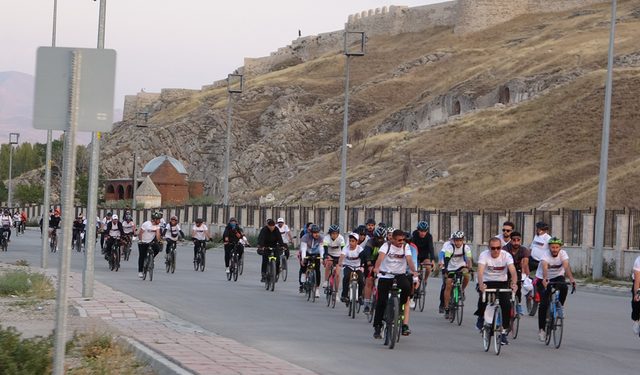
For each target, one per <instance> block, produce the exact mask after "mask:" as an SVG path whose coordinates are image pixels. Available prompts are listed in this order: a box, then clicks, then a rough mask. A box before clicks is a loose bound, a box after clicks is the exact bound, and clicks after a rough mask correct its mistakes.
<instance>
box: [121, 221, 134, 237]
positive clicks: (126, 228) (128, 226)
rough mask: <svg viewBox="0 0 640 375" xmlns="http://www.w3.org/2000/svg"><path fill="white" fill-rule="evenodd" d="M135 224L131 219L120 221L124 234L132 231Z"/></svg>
mask: <svg viewBox="0 0 640 375" xmlns="http://www.w3.org/2000/svg"><path fill="white" fill-rule="evenodd" d="M135 225H136V223H134V222H133V220H131V222H127V221H126V220H125V221H123V222H122V230H123V231H124V233H126V234H129V233H133V227H134V226H135Z"/></svg>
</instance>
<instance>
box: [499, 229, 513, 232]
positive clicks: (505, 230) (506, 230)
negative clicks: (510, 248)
mask: <svg viewBox="0 0 640 375" xmlns="http://www.w3.org/2000/svg"><path fill="white" fill-rule="evenodd" d="M502 231H503V232H513V229H503V230H502Z"/></svg>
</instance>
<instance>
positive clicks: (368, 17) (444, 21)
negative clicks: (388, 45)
mask: <svg viewBox="0 0 640 375" xmlns="http://www.w3.org/2000/svg"><path fill="white" fill-rule="evenodd" d="M456 19H457V1H449V2H444V3H438V4H432V5H424V6H419V7H412V8H409V7H406V6H395V5H392V6H390V7H389V8H388V10H387V7H384V8H377V9H376V10H373V9H372V10H369V11H368V12H362V13H361V14H355V15H350V16H349V18H348V21H347V23H346V24H345V28H346V29H347V30H353V31H365V32H366V33H367V35H368V36H376V35H397V34H401V33H413V32H419V31H422V30H424V29H426V28H428V27H432V26H454V25H455V22H456Z"/></svg>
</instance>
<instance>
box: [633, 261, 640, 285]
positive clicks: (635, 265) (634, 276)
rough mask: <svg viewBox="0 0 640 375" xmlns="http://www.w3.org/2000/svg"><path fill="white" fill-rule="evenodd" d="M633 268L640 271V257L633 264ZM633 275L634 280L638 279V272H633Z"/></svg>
mask: <svg viewBox="0 0 640 375" xmlns="http://www.w3.org/2000/svg"><path fill="white" fill-rule="evenodd" d="M633 270H634V271H640V257H637V258H636V262H635V263H634V264H633ZM631 277H632V278H633V280H635V279H636V273H635V272H633V273H632V274H631Z"/></svg>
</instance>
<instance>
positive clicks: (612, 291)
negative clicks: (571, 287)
mask: <svg viewBox="0 0 640 375" xmlns="http://www.w3.org/2000/svg"><path fill="white" fill-rule="evenodd" d="M577 289H578V291H580V292H587V293H596V294H604V295H607V296H613V297H628V298H631V287H613V286H606V285H593V284H588V285H578V288H577Z"/></svg>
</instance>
